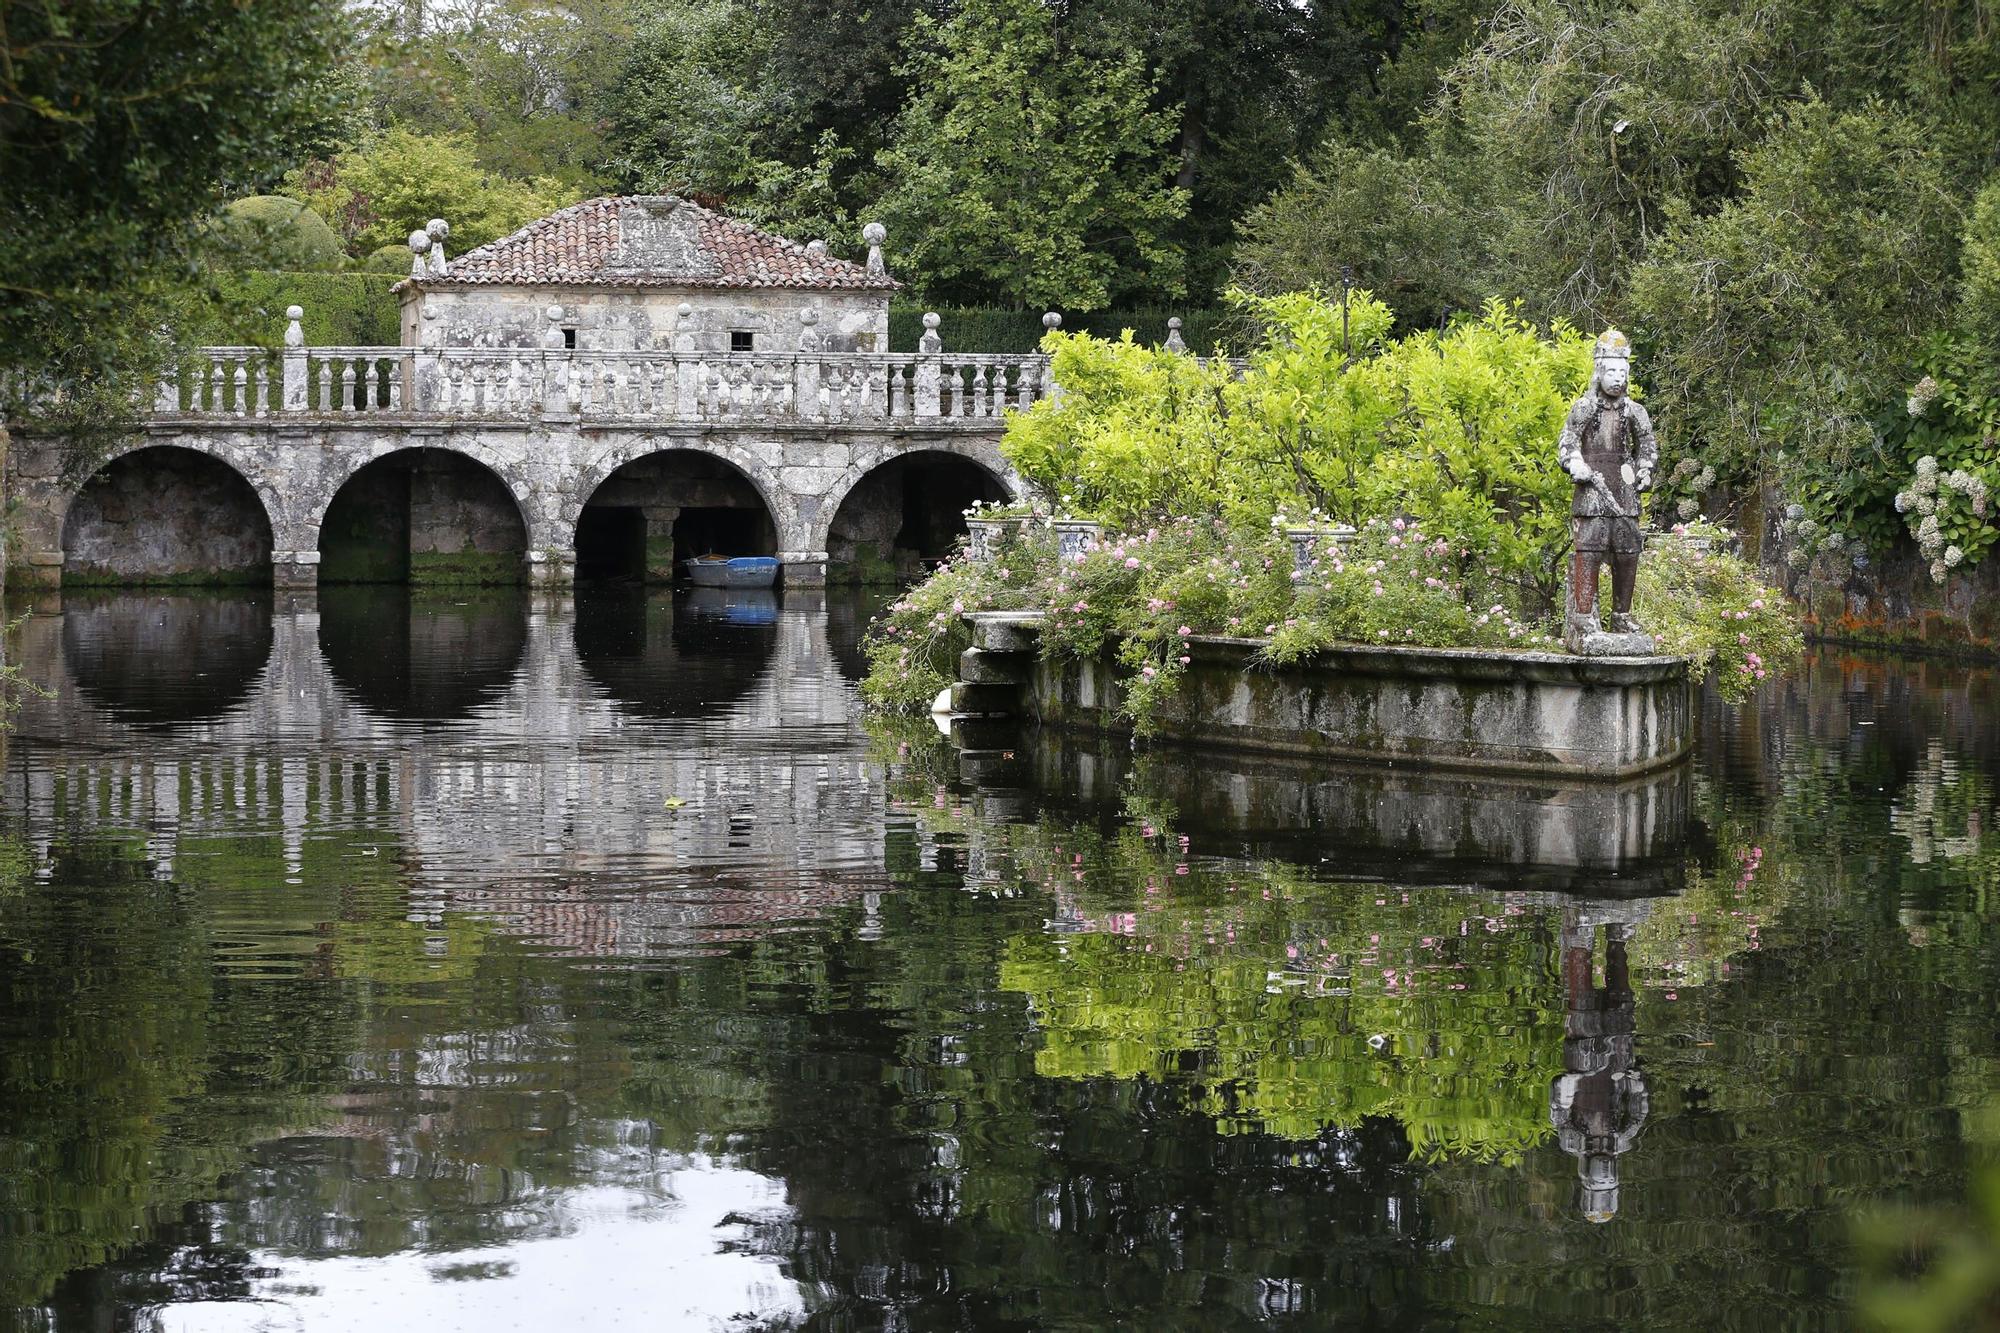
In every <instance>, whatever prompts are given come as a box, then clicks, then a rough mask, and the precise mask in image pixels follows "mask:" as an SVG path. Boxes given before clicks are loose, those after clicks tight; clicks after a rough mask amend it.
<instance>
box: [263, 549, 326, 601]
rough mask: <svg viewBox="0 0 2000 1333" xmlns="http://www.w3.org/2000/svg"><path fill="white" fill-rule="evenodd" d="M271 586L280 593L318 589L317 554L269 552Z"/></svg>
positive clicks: (310, 552) (313, 552) (307, 552)
mask: <svg viewBox="0 0 2000 1333" xmlns="http://www.w3.org/2000/svg"><path fill="white" fill-rule="evenodd" d="M271 586H272V587H273V588H276V589H278V590H279V591H281V592H295V591H305V590H308V589H313V588H317V587H319V552H318V551H273V552H271Z"/></svg>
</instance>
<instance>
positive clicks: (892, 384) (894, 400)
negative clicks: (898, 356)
mask: <svg viewBox="0 0 2000 1333" xmlns="http://www.w3.org/2000/svg"><path fill="white" fill-rule="evenodd" d="M909 410H910V404H909V398H908V395H907V394H906V392H905V391H904V381H903V367H902V366H900V365H897V364H895V363H893V362H892V363H891V364H890V366H889V420H891V421H901V420H902V419H903V414H904V413H906V412H908V411H909Z"/></svg>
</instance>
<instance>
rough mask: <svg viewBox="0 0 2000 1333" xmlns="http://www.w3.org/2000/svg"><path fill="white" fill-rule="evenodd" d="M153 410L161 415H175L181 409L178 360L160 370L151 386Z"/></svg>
mask: <svg viewBox="0 0 2000 1333" xmlns="http://www.w3.org/2000/svg"><path fill="white" fill-rule="evenodd" d="M153 410H154V411H155V412H157V413H159V414H160V415H161V416H168V417H170V416H176V415H178V414H179V412H180V410H181V367H180V363H179V362H178V361H176V362H173V363H171V364H169V365H167V366H166V367H164V368H163V369H162V370H161V371H160V379H159V382H158V383H157V384H155V385H154V386H153Z"/></svg>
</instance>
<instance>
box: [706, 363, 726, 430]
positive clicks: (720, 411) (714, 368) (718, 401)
mask: <svg viewBox="0 0 2000 1333" xmlns="http://www.w3.org/2000/svg"><path fill="white" fill-rule="evenodd" d="M702 369H703V371H704V372H705V374H704V378H705V379H706V381H707V383H708V410H707V411H706V412H705V413H704V414H703V415H704V416H707V417H709V418H710V419H715V418H720V417H725V416H728V415H729V400H728V399H727V398H726V397H724V395H723V391H722V367H721V366H719V365H717V364H716V363H715V362H713V361H704V362H702Z"/></svg>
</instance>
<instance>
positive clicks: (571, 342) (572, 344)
mask: <svg viewBox="0 0 2000 1333" xmlns="http://www.w3.org/2000/svg"><path fill="white" fill-rule="evenodd" d="M563 346H564V347H565V348H567V349H569V350H570V351H572V352H574V351H575V350H576V330H575V329H564V330H563Z"/></svg>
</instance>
